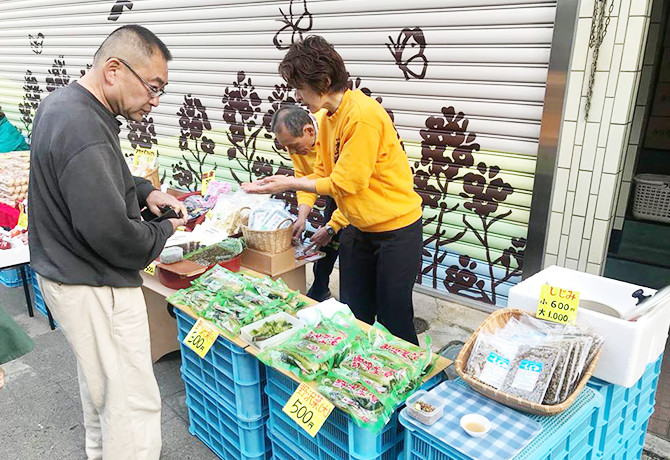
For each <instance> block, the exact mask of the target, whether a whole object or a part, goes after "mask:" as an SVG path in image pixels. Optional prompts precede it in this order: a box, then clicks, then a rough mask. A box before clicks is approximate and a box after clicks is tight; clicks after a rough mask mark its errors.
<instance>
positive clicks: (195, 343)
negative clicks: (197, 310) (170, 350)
mask: <svg viewBox="0 0 670 460" xmlns="http://www.w3.org/2000/svg"><path fill="white" fill-rule="evenodd" d="M218 336H219V331H217V330H216V329H215V328H214V326H212V325H211V324H209V323H208V322H207V321H205V320H204V319H202V318H198V321H196V323H195V324H194V325H193V327H192V328H191V330H190V331H189V332H188V334H187V335H186V337H184V344H185V345H186V346H187V347H189V348H190V349H191V350H193V351H195V352H196V353H197V354H198V356H200V357H201V358H204V357H205V355H206V354H207V352H208V351H209V349H210V348H211V347H212V344H213V343H214V342H216V338H217V337H218Z"/></svg>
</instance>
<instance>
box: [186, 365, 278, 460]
mask: <svg viewBox="0 0 670 460" xmlns="http://www.w3.org/2000/svg"><path fill="white" fill-rule="evenodd" d="M182 379H183V380H184V387H185V389H186V406H187V407H188V418H189V432H190V433H191V434H192V435H195V436H197V437H198V438H200V440H202V442H204V443H205V444H206V445H207V447H209V448H210V449H211V450H212V451H213V452H214V453H215V454H216V455H218V456H219V457H221V458H222V459H225V460H261V459H265V458H269V456H270V454H269V451H270V442H269V440H268V439H267V436H266V432H265V425H266V423H267V417H263V418H261V419H258V420H256V421H254V422H243V421H240V420H238V419H237V417H236V416H235V414H234V413H232V412H230V411H229V410H228V408H227V406H226V405H225V404H224V403H223V401H222V400H221V399H219V398H218V397H217V396H216V395H215V394H213V393H211V391H210V390H209V388H207V387H204V386H203V385H202V382H198V381H197V379H195V378H193V377H192V376H190V375H188V374H187V373H182Z"/></svg>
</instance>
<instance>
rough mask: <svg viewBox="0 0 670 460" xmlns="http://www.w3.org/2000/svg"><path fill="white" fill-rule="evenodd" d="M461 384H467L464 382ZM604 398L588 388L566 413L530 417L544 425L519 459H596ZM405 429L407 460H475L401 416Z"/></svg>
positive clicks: (405, 458)
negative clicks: (596, 423) (599, 414)
mask: <svg viewBox="0 0 670 460" xmlns="http://www.w3.org/2000/svg"><path fill="white" fill-rule="evenodd" d="M458 382H459V384H461V385H464V386H465V383H464V382H463V381H462V380H460V379H459V380H458ZM602 403H603V398H602V396H601V395H599V394H598V393H597V392H596V391H594V390H591V389H585V390H584V391H583V392H582V394H580V396H579V397H578V398H577V400H576V401H575V403H574V404H573V405H572V406H571V407H570V408H569V409H567V410H566V411H564V412H562V413H560V414H557V415H553V416H547V417H542V416H539V415H529V417H531V418H532V419H534V420H536V421H537V422H538V423H540V425H542V431H541V432H540V434H539V435H538V436H537V437H536V438H535V439H534V440H533V441H532V442H531V443H530V444H529V445H528V446H526V448H525V449H524V450H522V451H521V452H520V453H519V454H518V455H517V456H516V457H515V459H518V460H570V459H574V460H583V459H592V458H595V457H594V456H593V447H592V440H593V436H594V430H593V428H592V426H591V425H592V423H593V422H594V421H595V420H596V419H597V411H598V408H599V407H600V406H601V405H602ZM400 423H401V424H403V425H404V426H405V450H404V454H403V459H404V460H471V459H469V458H468V457H466V456H464V455H463V454H461V453H460V452H458V451H456V450H455V449H453V448H451V447H449V446H447V445H446V444H444V443H442V442H441V441H440V440H438V439H435V438H433V437H432V436H430V435H428V434H426V432H425V431H423V430H419V429H417V428H416V427H415V426H414V425H413V424H412V423H411V422H408V421H406V420H405V418H404V416H403V415H401V416H400Z"/></svg>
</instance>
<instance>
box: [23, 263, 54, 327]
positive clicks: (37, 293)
mask: <svg viewBox="0 0 670 460" xmlns="http://www.w3.org/2000/svg"><path fill="white" fill-rule="evenodd" d="M26 271H27V273H29V274H30V278H28V279H30V284H31V285H32V287H33V294H34V296H33V300H34V301H33V307H34V308H35V310H36V311H38V312H39V313H40V314H41V315H42V316H44V317H45V318H49V314H48V313H47V305H46V303H45V302H44V297H43V296H42V291H41V290H40V285H39V284H38V282H37V275H35V272H34V271H33V270H32V269H28V270H26ZM54 326H55V327H58V323H57V322H56V320H54Z"/></svg>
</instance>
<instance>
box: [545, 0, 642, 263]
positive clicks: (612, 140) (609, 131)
mask: <svg viewBox="0 0 670 460" xmlns="http://www.w3.org/2000/svg"><path fill="white" fill-rule="evenodd" d="M611 1H614V10H613V11H612V17H611V20H610V23H609V27H608V29H607V34H606V36H605V39H604V41H603V44H602V46H601V48H600V56H599V58H598V66H597V72H596V79H595V86H594V90H593V97H592V100H591V109H590V112H589V117H588V120H585V119H584V107H585V102H586V94H587V88H588V80H589V73H590V69H591V62H592V53H591V51H590V49H589V35H590V31H591V22H592V19H591V17H592V14H593V2H594V0H582V1H581V3H580V7H579V19H578V22H577V30H576V35H575V40H574V46H573V52H572V63H571V70H570V74H569V76H568V86H567V90H566V91H567V93H566V100H565V109H564V113H563V125H562V128H561V135H560V141H559V148H558V161H557V168H556V175H555V180H554V190H553V197H552V205H551V216H550V219H549V229H548V237H547V245H546V248H545V260H544V265H545V266H549V265H553V264H557V265H561V266H565V267H568V268H572V269H576V270H580V271H587V272H589V273H594V274H601V272H602V269H603V267H604V261H605V256H606V251H607V245H608V243H609V235H610V233H611V230H612V227H613V225H614V220H615V216H616V207H617V206H616V205H617V197H618V196H619V188H620V186H621V183H622V181H621V179H622V177H623V171H624V167H625V166H626V165H625V161H624V160H625V156H626V155H625V152H626V150H627V146H628V144H629V139H630V137H631V133H632V132H633V131H634V128H636V129H637V131H638V132H639V127H634V126H633V114H634V107H635V102H636V98H635V97H634V96H636V94H637V89H638V86H639V84H640V80H641V73H642V72H641V71H642V63H643V58H644V56H643V53H644V49H645V43H646V39H647V31H648V29H649V23H650V14H651V4H652V1H653V0H608V6H609V3H610V2H611ZM638 137H639V136H638Z"/></svg>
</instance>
